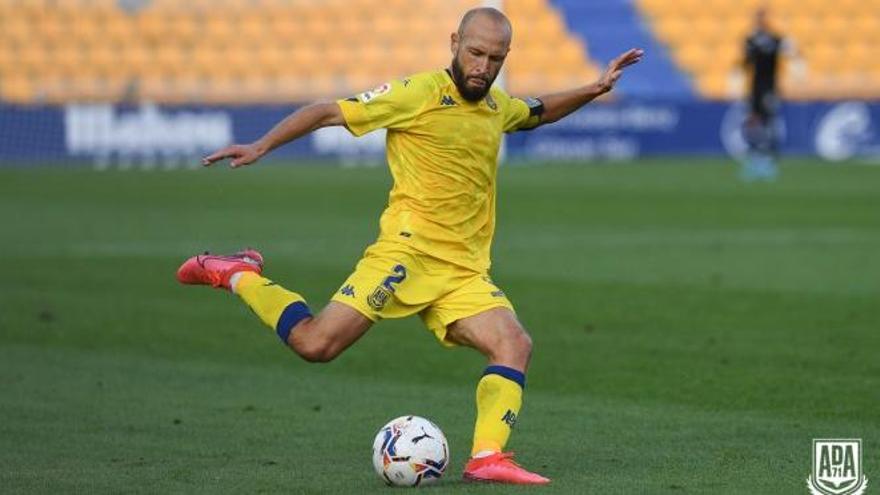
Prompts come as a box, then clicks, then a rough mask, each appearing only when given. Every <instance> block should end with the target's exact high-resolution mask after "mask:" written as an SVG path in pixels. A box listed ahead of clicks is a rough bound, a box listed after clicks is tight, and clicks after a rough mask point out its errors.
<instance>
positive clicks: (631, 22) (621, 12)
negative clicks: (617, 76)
mask: <svg viewBox="0 0 880 495" xmlns="http://www.w3.org/2000/svg"><path fill="white" fill-rule="evenodd" d="M552 3H553V4H554V5H556V6H557V7H558V8H559V9H560V11H561V12H563V13H564V15H565V19H566V21H567V23H568V27H569V28H570V29H571V30H572V31H574V32H575V33H577V34H578V35H580V36H581V37H582V38H583V39H584V40H586V41H587V43H589V45H590V47H591V48H592V52H593V54H594V55H595V56H596V58H598V59H599V60H602V62H603V65H604V63H607V62H608V61H610V60H611V59H612V58H614V57H616V56H617V55H619V54H620V53H622V52H624V51H626V50H628V49H630V48H633V47H640V48H643V49H644V50H645V51H646V52H647V53H649V54H650V55H649V56H647V57H645V59H644V60H642V62H641V64H640V66H639V70H638V71H637V72H635V73H634V74H633V75H634V76H635V77H627V78H624V79H623V80H622V81H621V84H620V86H619V88H618V89H619V90H620V91H622V92H624V93H626V94H629V95H638V96H639V97H648V98H650V97H672V98H691V97H692V96H693V91H692V89H691V84H690V82H689V80H688V78H687V77H686V76H685V75H684V74H682V72H681V71H680V70H679V69H678V68H677V67H676V66H675V64H674V63H673V62H672V61H671V60H670V58H669V55H668V54H667V50H666V48H665V46H664V45H662V44H660V43H658V42H657V40H656V38H655V37H654V36H653V35H652V33H651V31H650V29H649V28H648V27H647V26H646V25H645V23H644V22H643V19H642V17H641V15H640V13H639V11H638V10H637V9H636V8H635V7H634V5H633V4H632V3H631V2H630V1H629V0H603V1H590V2H584V1H582V0H553V2H552ZM668 3H675V2H668Z"/></svg>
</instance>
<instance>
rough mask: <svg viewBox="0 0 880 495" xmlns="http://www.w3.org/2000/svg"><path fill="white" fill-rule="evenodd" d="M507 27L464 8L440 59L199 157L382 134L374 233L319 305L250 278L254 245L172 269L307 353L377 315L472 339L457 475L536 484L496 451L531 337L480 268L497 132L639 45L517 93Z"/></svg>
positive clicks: (615, 70)
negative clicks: (563, 79)
mask: <svg viewBox="0 0 880 495" xmlns="http://www.w3.org/2000/svg"><path fill="white" fill-rule="evenodd" d="M512 34H513V30H512V27H511V25H510V21H509V20H508V19H507V17H506V16H505V15H504V14H502V13H501V12H500V11H498V10H495V9H492V8H478V9H473V10H470V11H468V12H467V13H466V14H465V15H464V17H463V18H462V20H461V23H460V25H459V28H458V31H457V32H455V33H453V34H452V35H451V50H452V54H453V59H452V62H451V63H450V64H449V67H448V68H446V69H440V70H434V71H430V72H423V73H420V74H416V75H414V76H411V77H407V78H405V79H402V80H395V81H393V82H391V83H386V84H383V85H381V86H379V87H377V88H375V89H373V90H371V91H367V92H365V93H361V94H360V95H357V96H354V97H351V98H346V99H343V100H339V101H336V102H324V103H315V104H312V105H308V106H306V107H304V108H303V109H301V110H299V111H297V112H295V113H294V114H292V115H291V116H289V117H288V118H286V119H284V120H283V121H282V122H280V123H279V124H277V125H276V126H275V127H274V128H273V129H272V130H271V131H269V132H268V133H267V134H266V135H264V136H263V137H262V138H260V139H259V140H257V141H255V142H253V143H251V144H246V145H232V146H228V147H226V148H224V149H222V150H220V151H218V152H216V153H213V154H211V155H210V156H208V157H206V158H205V159H204V164H205V165H210V164H212V163H214V162H217V161H219V160H223V159H226V158H230V159H232V162H231V165H232V166H233V167H238V166H243V165H248V164H251V163H253V162H255V161H257V160H259V159H260V158H261V157H262V156H264V155H265V154H266V153H268V152H269V151H271V150H273V149H275V148H277V147H279V146H281V145H283V144H285V143H287V142H290V141H292V140H294V139H297V138H300V137H302V136H305V135H306V134H308V133H310V132H312V131H314V130H316V129H318V128H321V127H328V126H345V127H346V128H347V129H348V130H349V131H350V132H351V133H352V134H354V135H356V136H361V135H363V134H366V133H368V132H371V131H374V130H377V129H382V128H384V129H387V130H388V134H387V141H386V147H387V157H388V166H389V168H390V169H391V174H392V176H393V178H394V185H393V187H392V190H391V194H390V198H389V201H388V207H387V208H386V209H385V212H384V213H383V214H382V218H381V221H380V225H381V227H380V234H379V239H378V240H377V241H376V243H374V244H373V245H372V246H370V247H369V248H367V250H366V252H365V253H364V257H363V258H362V259H361V261H360V262H359V263H358V264H357V267H356V268H355V271H354V273H352V275H351V276H350V277H349V278H348V279H347V280H346V281H345V282H344V283H343V284H342V286H341V288H340V289H339V291H338V292H337V293H336V295H335V296H334V297H333V300H332V301H331V302H330V303H329V304H328V305H327V307H325V308H324V310H322V311H321V312H320V313H318V314H316V315H315V316H312V313H311V310H310V309H309V307H308V306H307V305H306V302H305V300H304V299H303V297H302V296H300V295H299V294H297V293H295V292H291V291H288V290H287V289H285V288H283V287H281V286H280V285H277V284H276V283H275V282H273V281H271V280H268V279H266V278H263V277H262V269H263V258H262V255H261V254H260V253H259V252H257V251H253V250H247V251H243V252H241V253H238V254H235V255H231V256H215V255H210V254H205V255H199V256H194V257H192V258H190V259H189V260H187V261H186V262H185V263H184V264H183V265H182V266H181V267H180V269H179V270H178V279H179V280H180V281H181V282H183V283H186V284H200V285H213V286H214V287H222V288H225V289H228V290H231V291H232V292H234V293H235V294H237V295H238V296H240V297H241V299H242V300H243V301H244V302H245V303H246V304H247V305H248V306H249V307H250V308H251V309H252V310H253V311H254V313H256V314H257V315H258V316H259V317H260V318H261V319H262V320H263V322H264V323H266V324H267V325H268V326H269V327H270V328H272V329H274V330H275V331H276V333H277V334H278V336H279V338H280V339H281V341H282V342H283V343H284V344H285V345H287V346H289V347H290V348H291V349H293V350H294V351H295V352H296V353H297V354H299V355H300V356H301V357H302V358H303V359H305V360H307V361H317V362H326V361H330V360H332V359H334V358H335V357H336V356H338V355H339V354H341V353H342V352H343V351H344V350H345V349H346V348H348V347H349V346H350V345H352V344H353V343H354V342H356V341H357V340H358V339H360V338H361V337H362V336H363V335H364V334H365V333H366V332H367V330H369V329H370V327H371V326H372V325H373V323H375V322H378V321H380V320H382V319H387V318H403V317H407V316H411V315H415V314H418V315H419V316H420V317H421V318H422V320H423V321H424V323H425V325H426V326H427V327H428V329H430V330H431V331H432V332H434V334H435V335H436V337H437V338H438V340H439V341H440V342H441V343H442V344H443V345H446V346H453V345H465V346H468V347H472V348H474V349H476V350H478V351H479V352H481V353H482V354H483V355H485V356H486V358H487V360H488V366H487V367H486V369H485V371H484V372H483V376H482V378H481V379H480V381H479V383H478V384H477V393H476V398H477V401H476V402H477V419H476V425H475V428H474V441H473V446H472V450H471V459H470V460H469V461H468V463H467V465H466V466H465V469H464V476H465V478H466V479H470V480H476V481H494V482H501V483H515V484H544V483H548V482H549V481H550V480H549V479H547V478H545V477H543V476H541V475H538V474H536V473H532V472H529V471H526V470H525V469H523V468H522V467H520V466H519V465H518V464H516V463H515V462H513V460H512V454H511V453H509V452H504V451H503V450H504V447H505V446H506V444H507V440H508V438H509V436H510V432H511V429H512V428H513V426H514V424H515V423H516V421H517V417H518V415H519V412H520V407H521V405H522V395H523V388H524V387H525V373H526V369H527V367H528V363H529V360H530V358H531V352H532V343H531V338H530V337H529V335H528V333H527V332H526V330H525V328H523V326H522V325H521V324H520V322H519V320H518V319H517V317H516V314H515V313H514V310H513V305H512V303H511V302H510V301H509V300H508V299H507V296H506V295H505V294H504V292H503V291H502V290H501V289H500V288H498V287H497V286H496V285H495V284H494V283H493V282H492V281H491V279H490V278H489V273H488V270H489V265H490V261H489V253H490V245H491V242H492V238H493V234H494V229H495V183H496V173H497V169H498V150H499V146H500V143H501V137H502V134H503V133H505V132H514V131H518V130H530V129H534V128H535V127H537V126H539V125H542V124H547V123H551V122H555V121H557V120H559V119H562V118H563V117H565V116H567V115H569V114H570V113H571V112H573V111H575V110H577V109H578V108H580V107H582V106H583V105H585V104H587V103H588V102H590V101H592V100H593V99H595V98H596V97H598V96H601V95H603V94H605V93H607V92H609V91H611V89H612V88H613V87H614V84H615V83H616V82H617V80H618V78H620V76H621V74H622V70H623V69H624V68H625V67H627V66H629V65H632V64H635V63H637V62H638V61H639V60H641V57H642V51H641V50H629V51H627V52H626V53H624V54H622V55H620V56H619V57H617V58H615V59H614V60H612V61H611V62H610V63H609V64H608V68H607V69H606V71H605V72H604V73H602V74H601V75H600V77H599V78H598V79H597V80H596V82H594V83H592V84H587V85H585V86H580V87H578V88H575V89H572V90H568V91H563V92H558V93H550V94H546V95H542V96H541V97H539V98H528V99H525V100H522V99H518V98H511V97H510V96H508V95H507V94H506V93H505V92H504V91H503V90H501V89H500V88H497V87H493V82H494V81H495V79H496V77H497V76H498V74H499V72H500V71H501V67H502V65H503V64H504V61H505V59H506V57H507V54H508V52H509V51H510V42H511V38H512Z"/></svg>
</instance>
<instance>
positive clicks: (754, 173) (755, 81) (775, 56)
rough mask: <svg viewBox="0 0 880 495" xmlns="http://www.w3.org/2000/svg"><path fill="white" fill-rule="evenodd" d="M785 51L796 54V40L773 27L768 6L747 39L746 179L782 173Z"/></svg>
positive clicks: (762, 11) (767, 178) (769, 176)
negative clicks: (781, 81)
mask: <svg viewBox="0 0 880 495" xmlns="http://www.w3.org/2000/svg"><path fill="white" fill-rule="evenodd" d="M782 54H784V55H789V56H792V57H794V56H796V54H795V50H794V45H793V43H792V42H791V41H789V40H788V39H786V38H783V37H782V36H781V35H779V34H778V33H776V32H774V31H773V30H772V29H771V26H770V22H769V19H768V13H767V9H766V8H760V9H758V10H757V11H756V12H755V29H754V31H753V32H752V33H751V34H750V35H749V36H748V38H746V42H745V56H744V66H745V69H746V70H747V71H748V72H749V82H748V100H749V101H748V103H749V107H748V109H749V111H748V114H747V116H746V120H745V122H744V123H743V135H744V137H745V140H746V143H747V144H748V147H749V150H748V154H747V155H746V158H745V160H744V162H743V168H742V171H741V176H742V178H743V179H744V180H748V181H751V180H761V179H763V180H774V179H776V176H777V175H778V173H779V172H778V168H777V164H776V159H777V156H778V153H779V145H780V143H779V140H780V136H779V132H778V123H777V121H776V114H777V112H778V111H779V105H780V97H779V90H778V74H779V66H780V60H779V59H780V55H782Z"/></svg>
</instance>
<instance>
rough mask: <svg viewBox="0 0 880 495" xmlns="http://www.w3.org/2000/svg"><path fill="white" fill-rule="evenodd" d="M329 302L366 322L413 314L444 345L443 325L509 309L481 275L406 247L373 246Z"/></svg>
mask: <svg viewBox="0 0 880 495" xmlns="http://www.w3.org/2000/svg"><path fill="white" fill-rule="evenodd" d="M333 300H334V301H336V302H340V303H342V304H345V305H347V306H350V307H352V308H354V309H356V310H357V311H358V312H360V313H362V314H363V315H364V316H366V317H367V318H369V319H370V320H372V321H379V320H381V319H384V318H403V317H406V316H410V315H413V314H416V313H418V314H419V316H420V317H421V318H422V321H424V322H425V325H426V326H427V327H428V329H429V330H431V331H432V332H434V335H435V336H436V337H437V339H438V340H439V341H440V343H441V344H443V345H445V346H453V345H455V343H454V342H452V341H450V340H448V339H447V338H446V327H447V325H449V324H451V323H453V322H455V321H457V320H460V319H462V318H467V317H469V316H474V315H476V314H478V313H482V312H483V311H486V310H488V309H492V308H499V307H500V308H509V309H510V310H513V305H512V304H511V303H510V301H509V300H508V299H507V296H505V295H504V292H503V291H502V290H501V289H499V288H498V287H497V286H496V285H495V284H494V283H493V282H492V280H491V279H490V278H489V276H488V274H486V273H478V272H474V271H472V270H468V269H466V268H463V267H459V266H457V265H453V264H452V263H449V262H446V261H442V260H439V259H437V258H434V257H432V256H428V255H426V254H423V253H420V252H418V251H414V250H412V249H409V248H407V247H406V246H403V245H400V244H395V243H390V242H379V243H376V244H373V245H372V246H370V247H369V248H367V251H366V252H365V253H364V257H363V258H362V259H361V260H360V261H359V262H358V264H357V266H356V267H355V270H354V273H352V274H351V275H350V276H349V277H348V279H347V280H346V281H345V283H343V284H342V287H340V288H339V290H338V291H336V294H335V295H334V296H333Z"/></svg>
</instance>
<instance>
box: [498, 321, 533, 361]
mask: <svg viewBox="0 0 880 495" xmlns="http://www.w3.org/2000/svg"><path fill="white" fill-rule="evenodd" d="M504 333H505V335H504V345H503V346H502V347H503V349H504V351H503V352H505V353H506V354H508V355H507V356H503V357H504V358H512V359H514V360H516V361H523V362H528V360H529V358H530V357H531V355H532V338H531V337H530V336H529V334H528V332H526V331H525V329H523V328H522V327H520V326H515V327H509V328H508V329H507V330H506V331H505V332H504Z"/></svg>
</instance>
